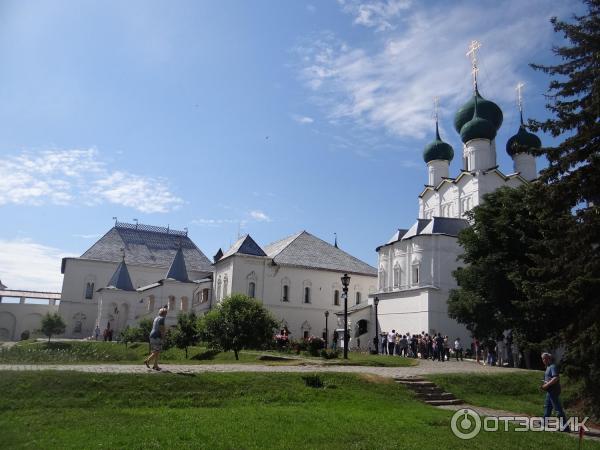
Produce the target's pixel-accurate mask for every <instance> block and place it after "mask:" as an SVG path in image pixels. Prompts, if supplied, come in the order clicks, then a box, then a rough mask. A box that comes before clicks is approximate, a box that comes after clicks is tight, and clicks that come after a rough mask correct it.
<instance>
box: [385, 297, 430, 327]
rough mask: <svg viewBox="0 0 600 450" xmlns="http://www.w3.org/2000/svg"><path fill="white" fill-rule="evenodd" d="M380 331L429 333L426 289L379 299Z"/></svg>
mask: <svg viewBox="0 0 600 450" xmlns="http://www.w3.org/2000/svg"><path fill="white" fill-rule="evenodd" d="M377 309H378V314H377V316H378V319H379V329H380V331H383V332H390V331H391V330H392V329H394V330H396V331H397V332H399V333H406V332H410V333H411V334H416V333H420V332H421V331H425V332H428V330H429V316H428V313H427V309H428V299H427V290H426V289H413V290H409V291H400V292H395V293H393V294H387V295H384V296H380V297H379V306H378V308H377Z"/></svg>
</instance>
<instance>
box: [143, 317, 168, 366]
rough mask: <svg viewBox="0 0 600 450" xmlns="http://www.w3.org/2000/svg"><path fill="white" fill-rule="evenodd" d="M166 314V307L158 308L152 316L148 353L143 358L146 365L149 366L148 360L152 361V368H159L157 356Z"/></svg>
mask: <svg viewBox="0 0 600 450" xmlns="http://www.w3.org/2000/svg"><path fill="white" fill-rule="evenodd" d="M166 315H167V308H164V307H163V308H160V309H159V310H158V316H156V317H155V318H154V321H153V322H152V331H150V355H148V357H147V358H146V359H145V360H144V364H146V367H147V368H148V369H149V368H150V361H154V364H153V365H152V368H153V369H154V370H161V368H160V367H158V357H159V356H160V352H161V351H162V341H163V338H164V337H165V316H166Z"/></svg>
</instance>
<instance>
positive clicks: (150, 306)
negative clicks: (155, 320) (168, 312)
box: [148, 295, 156, 312]
mask: <svg viewBox="0 0 600 450" xmlns="http://www.w3.org/2000/svg"><path fill="white" fill-rule="evenodd" d="M155 303H156V300H154V295H150V296H149V297H148V312H152V311H154V305H155Z"/></svg>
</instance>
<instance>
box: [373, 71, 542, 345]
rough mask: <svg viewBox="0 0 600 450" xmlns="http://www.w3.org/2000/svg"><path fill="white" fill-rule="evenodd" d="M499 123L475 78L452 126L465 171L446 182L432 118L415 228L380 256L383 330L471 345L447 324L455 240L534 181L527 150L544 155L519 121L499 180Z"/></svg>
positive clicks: (443, 148) (446, 148)
mask: <svg viewBox="0 0 600 450" xmlns="http://www.w3.org/2000/svg"><path fill="white" fill-rule="evenodd" d="M474 73H475V74H476V70H475V72H474ZM520 109H521V110H522V108H520ZM436 115H437V114H436ZM502 120H503V114H502V111H501V110H500V108H499V107H498V105H496V104H495V103H493V102H492V101H490V100H486V99H485V98H483V97H482V96H481V95H480V93H479V90H478V88H477V82H476V78H475V80H474V92H473V95H472V97H471V99H470V100H469V101H468V102H467V103H466V104H465V105H464V106H463V107H461V108H460V109H459V110H458V112H457V113H456V115H455V118H454V128H455V130H456V132H457V133H459V134H460V137H461V140H462V143H463V146H462V154H461V160H462V168H461V171H460V173H459V174H458V175H457V176H456V177H450V175H449V165H450V161H451V160H452V159H453V157H454V149H453V148H452V147H451V146H450V145H449V144H448V143H446V142H444V141H442V139H441V137H440V134H439V128H438V121H437V117H436V123H435V126H436V129H435V140H434V141H433V142H431V143H430V144H429V145H427V146H426V147H425V149H424V152H423V158H424V160H425V163H426V164H427V184H426V185H425V188H424V189H423V191H422V192H421V194H419V198H418V218H417V221H416V222H415V223H414V224H413V225H412V226H410V227H409V228H403V229H398V230H397V231H395V232H394V234H393V235H392V237H391V238H390V239H389V240H388V241H387V242H386V243H385V244H383V245H381V246H379V247H378V248H377V252H378V254H379V262H378V289H377V292H376V293H374V294H373V295H372V296H373V297H377V298H378V300H379V308H378V309H379V314H378V317H379V324H380V327H381V329H382V330H387V331H389V330H391V329H396V330H397V331H399V332H401V333H405V332H407V331H408V332H411V333H413V334H416V333H421V332H422V331H425V332H426V333H430V334H431V333H438V332H441V333H442V334H443V335H448V336H449V337H450V338H451V339H454V338H455V337H460V338H461V340H463V342H470V337H471V336H470V333H469V332H468V331H467V330H466V328H465V327H464V326H462V325H460V324H458V323H457V322H456V321H455V320H453V319H451V318H450V317H449V316H448V307H447V300H448V296H449V293H450V290H451V289H453V288H456V287H457V285H456V281H455V279H454V278H453V276H452V272H453V271H454V270H456V269H457V268H458V267H459V261H457V257H458V255H460V254H461V253H462V249H461V248H460V246H459V244H458V239H457V236H458V233H459V232H460V231H461V230H462V229H464V228H465V227H468V226H469V222H468V221H467V220H466V219H465V213H466V212H468V211H470V210H471V209H472V208H474V207H475V206H477V205H479V204H481V203H482V201H483V199H484V196H485V195H486V194H489V193H491V192H494V191H495V190H496V189H498V188H500V187H502V186H509V187H517V186H519V185H522V184H524V183H528V182H530V181H533V180H534V179H536V178H537V171H536V162H535V158H534V156H532V155H531V154H530V153H528V152H527V150H528V149H531V148H539V147H541V142H540V140H539V138H538V137H537V136H535V135H534V134H532V133H529V132H528V131H527V130H526V128H525V126H524V124H523V117H522V113H521V125H520V127H519V130H518V132H517V134H515V135H514V136H513V137H511V138H510V139H509V140H508V142H507V144H506V151H507V152H508V153H509V155H510V156H511V157H512V159H513V163H514V171H513V172H512V173H509V174H504V173H503V172H502V171H501V170H500V169H499V167H498V164H497V162H496V134H497V131H498V129H499V128H500V126H501V125H502Z"/></svg>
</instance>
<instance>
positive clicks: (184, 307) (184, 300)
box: [180, 297, 189, 311]
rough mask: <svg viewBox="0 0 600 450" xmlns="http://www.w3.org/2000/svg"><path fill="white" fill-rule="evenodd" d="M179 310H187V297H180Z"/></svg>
mask: <svg viewBox="0 0 600 450" xmlns="http://www.w3.org/2000/svg"><path fill="white" fill-rule="evenodd" d="M180 306H181V311H187V310H188V308H189V302H188V298H187V297H181V304H180Z"/></svg>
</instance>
